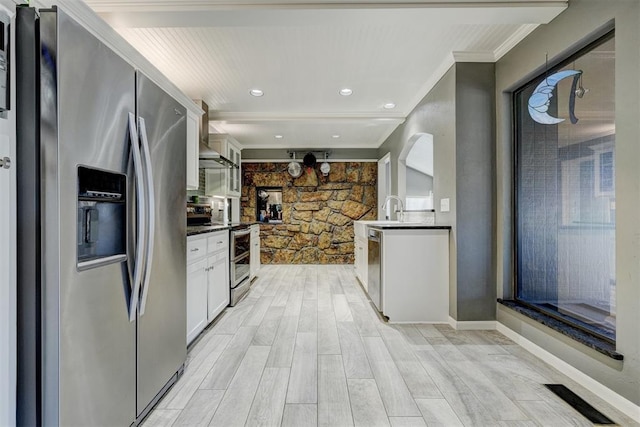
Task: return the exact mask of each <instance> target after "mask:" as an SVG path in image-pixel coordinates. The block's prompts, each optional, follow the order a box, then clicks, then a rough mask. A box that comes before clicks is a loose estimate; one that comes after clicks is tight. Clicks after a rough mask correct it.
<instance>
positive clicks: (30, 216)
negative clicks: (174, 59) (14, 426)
mask: <svg viewBox="0 0 640 427" xmlns="http://www.w3.org/2000/svg"><path fill="white" fill-rule="evenodd" d="M16 51H17V52H16V55H15V60H16V67H17V76H16V77H17V83H16V85H17V86H16V90H17V99H16V102H17V104H18V105H17V113H16V115H17V143H18V144H17V145H18V147H19V149H18V150H19V152H18V161H17V166H18V175H19V176H18V188H19V193H20V194H21V197H20V200H19V201H18V215H19V218H20V219H19V228H18V233H19V239H20V244H19V245H20V246H19V248H18V257H19V260H18V264H19V273H18V286H19V307H20V315H19V316H20V318H19V326H18V327H19V342H18V352H19V358H20V362H19V367H18V376H19V386H18V395H19V408H18V422H19V424H22V425H47V426H55V425H64V426H72V425H78V426H80V425H82V426H100V425H102V426H128V425H131V424H136V423H137V422H138V421H139V420H140V419H141V417H143V416H144V415H145V414H146V412H147V411H148V410H149V409H150V408H151V407H152V406H153V404H154V403H155V402H156V401H157V399H159V398H160V397H161V395H162V394H163V393H164V392H165V391H166V389H167V388H168V387H170V385H171V384H173V382H175V380H176V379H177V377H178V376H179V375H180V373H181V371H182V369H183V367H184V361H185V359H186V333H185V331H186V313H185V310H186V303H185V298H186V297H185V279H186V263H185V253H186V248H185V246H186V238H185V235H186V229H185V227H186V211H185V208H184V207H185V205H186V191H185V188H186V171H185V167H186V166H185V165H186V158H185V156H186V151H185V145H186V144H185V141H186V110H185V108H184V107H183V106H182V105H181V104H179V103H178V102H177V101H175V100H174V99H173V98H171V97H170V96H169V95H167V94H166V93H165V92H164V91H163V90H162V89H161V88H160V87H158V86H157V85H156V84H155V83H153V82H152V81H151V80H150V79H148V78H147V77H146V76H145V75H144V74H142V73H141V72H140V71H138V70H136V69H135V68H134V67H133V66H132V65H131V64H129V63H128V62H127V61H125V60H124V59H122V58H121V57H120V56H119V55H118V54H116V53H115V52H114V51H113V50H111V49H110V48H109V47H107V46H106V45H105V44H103V43H101V42H100V41H99V40H98V39H97V38H96V37H95V36H93V35H92V34H91V33H90V31H88V30H87V29H86V28H83V27H82V26H81V25H80V24H78V23H77V22H75V21H74V20H73V19H71V18H70V17H69V16H68V15H67V14H65V12H64V11H63V10H60V8H53V9H49V10H40V11H38V12H36V11H35V10H34V9H33V8H28V7H19V8H18V13H17V18H16Z"/></svg>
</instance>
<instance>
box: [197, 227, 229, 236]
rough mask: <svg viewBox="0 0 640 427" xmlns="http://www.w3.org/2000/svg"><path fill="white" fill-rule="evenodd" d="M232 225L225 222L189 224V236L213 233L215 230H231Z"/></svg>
mask: <svg viewBox="0 0 640 427" xmlns="http://www.w3.org/2000/svg"><path fill="white" fill-rule="evenodd" d="M229 229H231V227H230V226H229V225H224V224H215V225H188V226H187V236H195V235H197V234H204V233H213V232H214V231H223V230H229Z"/></svg>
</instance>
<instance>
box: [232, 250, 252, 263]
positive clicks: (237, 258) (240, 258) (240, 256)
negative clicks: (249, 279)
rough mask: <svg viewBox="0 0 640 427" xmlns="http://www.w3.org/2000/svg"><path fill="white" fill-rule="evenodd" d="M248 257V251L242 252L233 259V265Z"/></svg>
mask: <svg viewBox="0 0 640 427" xmlns="http://www.w3.org/2000/svg"><path fill="white" fill-rule="evenodd" d="M248 256H249V251H247V252H244V253H243V254H242V255H239V256H237V257H235V258H234V259H233V262H234V263H238V261H242V260H243V259H245V258H246V257H248Z"/></svg>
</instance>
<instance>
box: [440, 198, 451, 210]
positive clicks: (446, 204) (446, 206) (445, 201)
mask: <svg viewBox="0 0 640 427" xmlns="http://www.w3.org/2000/svg"><path fill="white" fill-rule="evenodd" d="M440 212H449V199H440Z"/></svg>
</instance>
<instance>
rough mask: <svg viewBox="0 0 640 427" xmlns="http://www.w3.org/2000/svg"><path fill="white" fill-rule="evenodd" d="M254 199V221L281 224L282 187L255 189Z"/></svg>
mask: <svg viewBox="0 0 640 427" xmlns="http://www.w3.org/2000/svg"><path fill="white" fill-rule="evenodd" d="M256 199H257V200H256V221H260V222H267V223H275V224H278V223H282V187H257V188H256Z"/></svg>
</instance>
